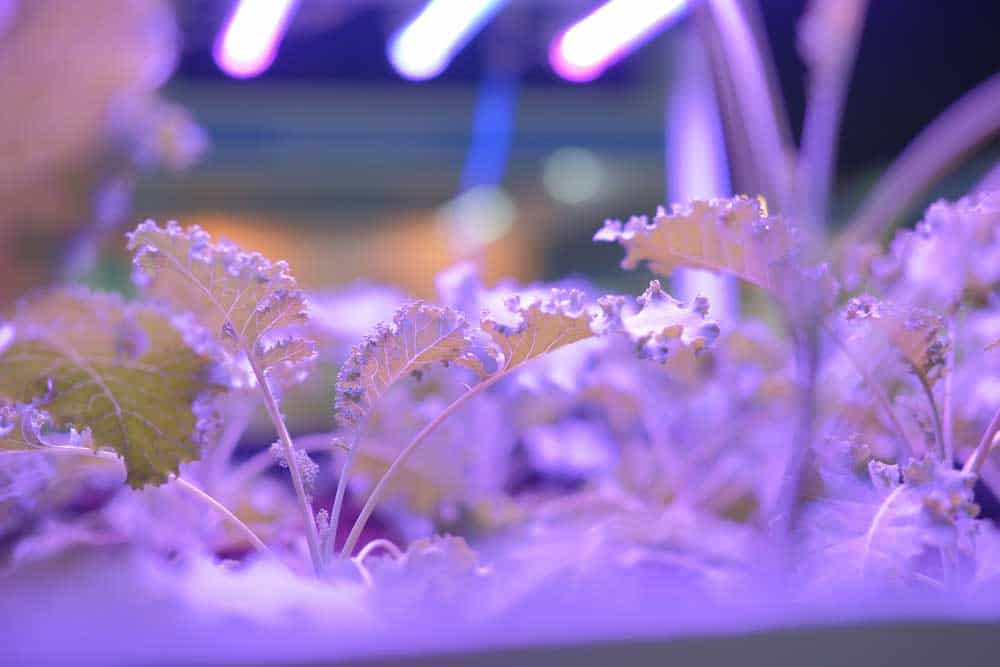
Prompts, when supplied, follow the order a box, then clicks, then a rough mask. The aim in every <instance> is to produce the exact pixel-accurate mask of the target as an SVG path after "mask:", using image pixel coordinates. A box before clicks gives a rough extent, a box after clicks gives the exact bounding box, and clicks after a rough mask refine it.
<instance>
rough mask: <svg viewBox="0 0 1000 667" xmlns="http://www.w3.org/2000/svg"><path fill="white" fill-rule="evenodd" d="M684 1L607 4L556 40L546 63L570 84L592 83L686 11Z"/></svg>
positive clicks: (619, 0) (642, 0)
mask: <svg viewBox="0 0 1000 667" xmlns="http://www.w3.org/2000/svg"><path fill="white" fill-rule="evenodd" d="M687 6H688V2H687V0H609V2H606V3H605V4H603V5H601V6H600V7H598V8H597V9H596V10H594V11H593V12H592V13H591V14H588V15H587V16H586V17H584V18H582V19H580V21H578V22H577V23H575V24H573V25H572V26H570V27H569V28H568V29H567V30H566V31H565V32H563V33H561V34H560V35H559V36H558V37H556V39H555V41H553V43H552V47H551V49H550V50H549V61H550V62H551V63H552V67H553V69H555V71H556V73H558V74H559V76H561V77H563V78H564V79H567V80H569V81H574V82H577V83H583V82H586V81H592V80H594V79H596V78H597V77H598V76H600V75H601V74H602V73H603V72H604V70H606V69H607V68H608V67H610V66H611V65H613V64H614V63H616V62H618V61H619V60H621V59H622V58H624V57H625V56H627V55H628V54H630V53H632V52H633V51H635V50H636V49H637V48H639V47H640V46H642V44H643V43H645V42H646V41H647V40H648V39H649V38H651V37H652V36H653V35H655V34H656V33H657V32H659V31H660V30H662V29H663V28H665V27H666V26H667V25H668V24H669V23H670V22H671V21H674V20H676V19H678V18H680V16H681V15H682V14H683V13H684V11H685V10H686V9H687Z"/></svg>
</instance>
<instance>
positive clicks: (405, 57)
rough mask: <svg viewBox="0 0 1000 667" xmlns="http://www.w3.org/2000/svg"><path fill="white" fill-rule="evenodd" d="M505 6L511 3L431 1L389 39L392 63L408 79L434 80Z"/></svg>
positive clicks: (498, 1) (389, 54) (503, 1)
mask: <svg viewBox="0 0 1000 667" xmlns="http://www.w3.org/2000/svg"><path fill="white" fill-rule="evenodd" d="M505 4H507V0H431V1H430V2H429V3H427V6H426V7H424V9H423V11H421V12H420V13H419V14H417V16H416V18H414V19H413V20H412V21H410V22H409V23H408V24H406V25H405V26H403V28H402V29H400V30H399V31H398V32H397V33H396V34H395V35H393V36H392V39H390V40H389V47H388V56H389V61H390V62H391V63H392V66H393V67H394V68H396V71H397V72H399V74H400V75H401V76H403V77H405V78H407V79H411V80H413V81H425V80H427V79H432V78H434V77H435V76H437V75H438V74H440V73H441V72H443V71H444V70H445V68H447V67H448V63H450V62H451V59H452V58H454V57H455V54H457V53H458V52H459V51H460V50H461V49H462V47H463V46H465V44H466V43H467V42H468V41H469V40H470V39H472V37H473V36H475V34H476V33H477V32H479V31H480V30H481V29H482V28H483V26H485V25H486V24H487V23H488V22H489V21H490V19H492V18H493V17H494V16H495V15H496V13H497V12H499V11H500V9H501V8H502V7H503V6H504V5H505Z"/></svg>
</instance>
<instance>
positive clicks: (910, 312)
mask: <svg viewBox="0 0 1000 667" xmlns="http://www.w3.org/2000/svg"><path fill="white" fill-rule="evenodd" d="M844 317H845V319H846V320H847V321H848V322H852V323H854V324H856V325H857V326H858V327H860V328H862V329H863V330H864V331H863V333H864V334H865V335H866V340H867V341H868V342H869V343H874V341H873V340H872V338H875V337H879V338H882V339H883V340H885V341H886V342H887V343H888V344H889V345H890V346H891V347H892V348H893V349H894V350H895V351H896V352H897V353H898V354H899V355H900V356H901V357H902V359H903V361H905V362H906V363H907V364H908V365H909V367H910V369H912V370H913V372H914V373H915V374H916V375H917V376H918V377H919V378H920V379H921V381H923V382H926V383H927V384H929V385H933V384H934V382H936V381H937V380H938V379H939V378H940V377H941V375H942V373H943V371H944V368H945V353H946V352H947V350H948V345H949V341H948V339H947V336H946V332H945V324H944V320H943V319H942V318H941V317H940V316H938V315H935V314H934V313H931V312H929V311H926V310H923V309H920V308H913V307H906V306H899V305H897V304H894V303H891V302H886V301H879V300H877V299H875V298H874V297H871V296H861V297H857V298H854V299H851V300H850V301H849V302H848V303H847V306H846V308H845V311H844Z"/></svg>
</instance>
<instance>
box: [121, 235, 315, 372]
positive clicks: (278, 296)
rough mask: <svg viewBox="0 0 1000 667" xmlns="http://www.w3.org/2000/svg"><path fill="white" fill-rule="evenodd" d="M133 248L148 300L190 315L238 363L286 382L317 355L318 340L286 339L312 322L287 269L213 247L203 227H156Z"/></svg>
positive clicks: (132, 239)
mask: <svg viewBox="0 0 1000 667" xmlns="http://www.w3.org/2000/svg"><path fill="white" fill-rule="evenodd" d="M128 249H129V250H132V251H134V252H135V258H134V262H135V265H136V268H137V273H136V279H137V282H138V283H139V284H140V286H141V287H142V288H143V289H144V291H145V292H146V294H148V295H150V296H152V297H154V298H156V299H158V300H161V301H163V302H164V303H166V304H167V305H169V307H170V308H171V309H172V310H174V311H176V312H180V313H189V314H191V315H192V316H193V317H194V319H195V320H196V322H197V323H198V324H199V325H201V326H202V327H204V328H205V329H206V330H207V331H208V333H209V334H210V336H211V338H212V339H213V340H214V341H215V342H216V343H218V344H219V345H221V347H222V349H223V350H225V351H226V352H227V353H228V354H229V355H235V357H236V360H237V363H238V361H239V360H241V359H242V356H243V355H244V354H245V355H247V357H249V358H250V359H251V360H252V361H253V362H255V364H256V365H257V367H258V368H260V369H262V370H263V372H264V374H265V375H271V374H272V373H274V374H276V375H280V376H282V377H283V378H286V379H287V378H289V377H292V376H294V375H295V374H294V373H289V370H291V369H293V368H299V369H301V368H302V367H303V366H304V365H305V364H307V363H308V362H310V361H312V360H313V358H314V357H315V356H316V351H315V345H314V344H313V343H312V342H311V341H306V340H302V339H299V338H288V337H281V338H279V334H284V333H285V332H287V331H292V332H294V331H295V330H296V329H297V328H299V327H301V326H302V325H304V324H306V322H307V321H308V312H307V306H306V301H305V297H304V295H303V293H302V292H301V291H300V290H299V289H297V288H296V286H295V279H294V278H293V277H292V276H291V274H290V273H289V271H288V265H287V264H286V263H285V262H275V263H272V262H270V261H269V260H268V259H266V258H265V257H263V256H262V255H260V254H258V253H251V252H245V251H243V250H241V249H240V248H238V247H236V246H234V245H232V244H230V243H225V242H220V243H213V242H212V239H211V237H210V236H209V235H208V234H207V233H206V232H204V231H202V230H201V228H199V227H197V226H192V227H188V228H181V227H180V226H179V225H177V223H174V222H169V223H167V226H166V227H165V228H161V227H159V226H158V225H157V224H156V223H155V222H153V221H151V220H148V221H146V222H144V223H142V224H141V225H139V226H138V227H137V228H136V230H135V231H134V232H132V233H131V234H129V236H128ZM292 341H296V342H295V343H294V344H292ZM276 347H280V348H281V349H280V351H279V352H277V353H276V352H275V348H276ZM279 362H280V363H279ZM300 375H301V374H300Z"/></svg>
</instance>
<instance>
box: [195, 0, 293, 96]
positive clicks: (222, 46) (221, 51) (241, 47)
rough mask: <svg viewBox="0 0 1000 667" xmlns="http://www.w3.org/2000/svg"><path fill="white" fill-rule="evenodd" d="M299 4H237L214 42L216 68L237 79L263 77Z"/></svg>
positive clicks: (252, 0)
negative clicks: (261, 75)
mask: <svg viewBox="0 0 1000 667" xmlns="http://www.w3.org/2000/svg"><path fill="white" fill-rule="evenodd" d="M298 4H299V0H240V2H239V4H238V5H237V6H236V9H235V10H234V11H233V13H232V15H231V16H230V17H229V20H228V21H227V22H226V26H225V28H223V29H222V32H221V33H219V36H218V38H217V39H216V40H215V47H214V48H213V50H212V55H213V56H214V58H215V63H216V64H217V65H218V66H219V68H220V69H221V70H222V71H223V72H225V73H226V74H228V75H229V76H231V77H234V78H236V79H249V78H252V77H255V76H259V75H260V74H263V73H264V71H265V70H267V68H268V67H270V66H271V63H273V62H274V58H275V56H276V55H277V53H278V45H279V44H280V43H281V39H282V38H283V37H284V36H285V32H286V31H287V30H288V25H289V23H290V22H291V18H292V14H293V13H294V11H295V8H296V6H297V5H298Z"/></svg>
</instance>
